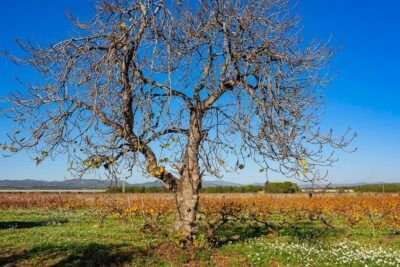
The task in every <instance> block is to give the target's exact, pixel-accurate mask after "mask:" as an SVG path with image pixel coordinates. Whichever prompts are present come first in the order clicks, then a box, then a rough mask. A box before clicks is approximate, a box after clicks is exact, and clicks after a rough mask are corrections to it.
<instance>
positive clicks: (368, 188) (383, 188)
mask: <svg viewBox="0 0 400 267" xmlns="http://www.w3.org/2000/svg"><path fill="white" fill-rule="evenodd" d="M336 189H337V190H346V189H351V190H354V192H362V193H368V192H376V193H382V192H385V193H400V183H394V184H365V185H358V186H343V187H337V188H336Z"/></svg>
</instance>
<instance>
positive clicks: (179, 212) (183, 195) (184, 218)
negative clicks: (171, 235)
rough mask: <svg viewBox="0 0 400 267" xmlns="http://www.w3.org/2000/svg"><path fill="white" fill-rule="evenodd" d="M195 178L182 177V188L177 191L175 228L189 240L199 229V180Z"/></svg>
mask: <svg viewBox="0 0 400 267" xmlns="http://www.w3.org/2000/svg"><path fill="white" fill-rule="evenodd" d="M192 178H193V177H192ZM193 180H194V179H191V177H185V178H181V184H180V188H179V191H178V192H177V193H176V206H177V207H176V208H177V209H176V215H175V222H174V230H175V232H178V233H180V234H183V235H184V237H185V238H186V239H187V241H188V242H191V241H192V240H193V238H194V237H195V235H196V230H197V229H196V215H197V211H198V203H199V195H198V191H199V181H198V182H196V181H193ZM196 184H197V185H196Z"/></svg>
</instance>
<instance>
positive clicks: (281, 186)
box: [264, 182, 301, 194]
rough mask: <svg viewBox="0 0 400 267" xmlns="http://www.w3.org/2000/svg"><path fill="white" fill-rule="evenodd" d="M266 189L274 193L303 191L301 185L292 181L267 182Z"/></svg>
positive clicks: (267, 191)
mask: <svg viewBox="0 0 400 267" xmlns="http://www.w3.org/2000/svg"><path fill="white" fill-rule="evenodd" d="M264 190H265V192H266V193H274V194H293V193H297V192H300V191H301V189H300V187H299V186H298V185H297V184H295V183H292V182H281V183H265V187H264Z"/></svg>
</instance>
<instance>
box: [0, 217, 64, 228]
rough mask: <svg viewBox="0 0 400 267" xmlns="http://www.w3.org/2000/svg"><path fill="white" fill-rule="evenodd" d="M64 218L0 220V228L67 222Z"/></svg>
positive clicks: (30, 226)
mask: <svg viewBox="0 0 400 267" xmlns="http://www.w3.org/2000/svg"><path fill="white" fill-rule="evenodd" d="M67 222H68V220H66V219H49V220H40V221H6V222H0V230H5V229H26V228H34V227H41V226H49V225H61V224H64V223H67Z"/></svg>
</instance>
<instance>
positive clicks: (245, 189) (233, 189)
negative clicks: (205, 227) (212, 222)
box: [107, 185, 263, 193]
mask: <svg viewBox="0 0 400 267" xmlns="http://www.w3.org/2000/svg"><path fill="white" fill-rule="evenodd" d="M260 191H263V187H262V186H260V185H244V186H211V187H206V188H202V189H200V193H256V192H260ZM107 192H109V193H121V192H122V187H120V186H118V187H111V188H110V189H108V190H107ZM125 192H126V193H170V192H171V191H169V190H168V189H166V188H164V187H145V186H126V187H125Z"/></svg>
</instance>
